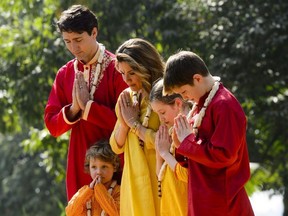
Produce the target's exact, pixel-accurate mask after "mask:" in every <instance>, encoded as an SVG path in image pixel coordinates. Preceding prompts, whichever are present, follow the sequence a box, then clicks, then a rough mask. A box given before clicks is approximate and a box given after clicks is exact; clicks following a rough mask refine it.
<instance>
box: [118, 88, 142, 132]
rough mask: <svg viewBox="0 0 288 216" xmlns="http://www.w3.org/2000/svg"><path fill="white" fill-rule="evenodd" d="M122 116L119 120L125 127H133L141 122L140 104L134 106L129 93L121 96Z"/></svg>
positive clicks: (124, 92)
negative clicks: (137, 122)
mask: <svg viewBox="0 0 288 216" xmlns="http://www.w3.org/2000/svg"><path fill="white" fill-rule="evenodd" d="M119 97H120V102H119V106H120V114H121V116H120V117H119V120H120V121H121V123H122V125H123V126H127V127H130V128H131V127H133V124H134V123H135V122H136V121H139V104H138V103H136V104H133V103H132V101H131V98H130V93H129V92H128V91H123V92H122V93H121V94H120V96H119Z"/></svg>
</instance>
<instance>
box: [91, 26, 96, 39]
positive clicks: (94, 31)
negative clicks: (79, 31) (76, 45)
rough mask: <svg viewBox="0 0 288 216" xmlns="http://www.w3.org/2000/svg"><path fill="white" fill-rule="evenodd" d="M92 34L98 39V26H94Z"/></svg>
mask: <svg viewBox="0 0 288 216" xmlns="http://www.w3.org/2000/svg"><path fill="white" fill-rule="evenodd" d="M91 35H92V36H93V37H94V38H95V39H96V38H97V35H98V30H97V28H96V27H94V28H93V30H92V32H91Z"/></svg>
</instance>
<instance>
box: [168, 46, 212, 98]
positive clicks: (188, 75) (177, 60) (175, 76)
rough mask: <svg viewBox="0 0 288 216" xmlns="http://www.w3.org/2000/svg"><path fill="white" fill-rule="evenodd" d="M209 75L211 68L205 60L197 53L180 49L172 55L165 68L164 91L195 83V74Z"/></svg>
mask: <svg viewBox="0 0 288 216" xmlns="http://www.w3.org/2000/svg"><path fill="white" fill-rule="evenodd" d="M195 74H200V75H202V76H204V77H205V76H208V74H209V70H208V68H207V66H206V64H205V62H204V61H203V60H202V59H201V58H200V57H199V56H198V55H197V54H195V53H193V52H190V51H180V52H178V53H176V54H174V55H172V56H170V57H169V58H168V60H167V62H166V67H165V70H164V91H165V93H171V92H172V89H173V88H175V87H180V86H183V85H191V86H193V85H194V82H193V76H194V75H195Z"/></svg>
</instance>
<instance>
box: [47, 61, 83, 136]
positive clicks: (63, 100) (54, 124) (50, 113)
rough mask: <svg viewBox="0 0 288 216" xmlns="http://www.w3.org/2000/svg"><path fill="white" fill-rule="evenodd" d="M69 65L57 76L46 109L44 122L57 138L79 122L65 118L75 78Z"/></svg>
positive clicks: (70, 101) (60, 70)
mask: <svg viewBox="0 0 288 216" xmlns="http://www.w3.org/2000/svg"><path fill="white" fill-rule="evenodd" d="M67 65H69V63H68V64H67ZM67 65H65V66H63V67H62V68H60V69H59V71H58V73H57V74H56V78H55V80H54V83H53V85H52V88H51V91H50V95H49V98H48V101H47V104H46V107H45V113H44V121H45V124H46V127H47V128H48V130H49V131H50V133H51V135H52V136H55V137H58V136H60V135H62V134H63V133H65V132H66V131H68V130H70V129H71V128H72V126H73V124H74V123H76V122H77V121H75V122H69V121H67V118H66V117H65V116H66V115H65V113H66V112H67V109H69V106H70V105H71V103H72V88H73V83H74V78H75V74H74V71H72V69H71V68H70V67H69V66H67Z"/></svg>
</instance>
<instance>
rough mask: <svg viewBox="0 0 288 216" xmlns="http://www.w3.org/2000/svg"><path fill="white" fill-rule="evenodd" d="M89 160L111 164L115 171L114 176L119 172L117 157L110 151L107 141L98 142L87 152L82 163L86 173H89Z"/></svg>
mask: <svg viewBox="0 0 288 216" xmlns="http://www.w3.org/2000/svg"><path fill="white" fill-rule="evenodd" d="M91 158H95V159H96V158H97V159H100V160H102V161H105V162H108V163H111V164H112V165H113V167H114V168H115V170H116V171H115V173H116V175H117V173H118V172H119V171H120V159H119V156H118V155H117V154H115V153H114V152H113V151H112V149H111V146H110V144H109V141H108V140H100V141H98V142H97V143H95V144H94V145H92V146H91V147H90V148H89V149H88V150H87V152H86V155H85V162H84V170H85V172H86V173H89V164H90V159H91ZM114 177H115V175H114V176H113V178H114ZM116 177H117V176H116Z"/></svg>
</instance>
